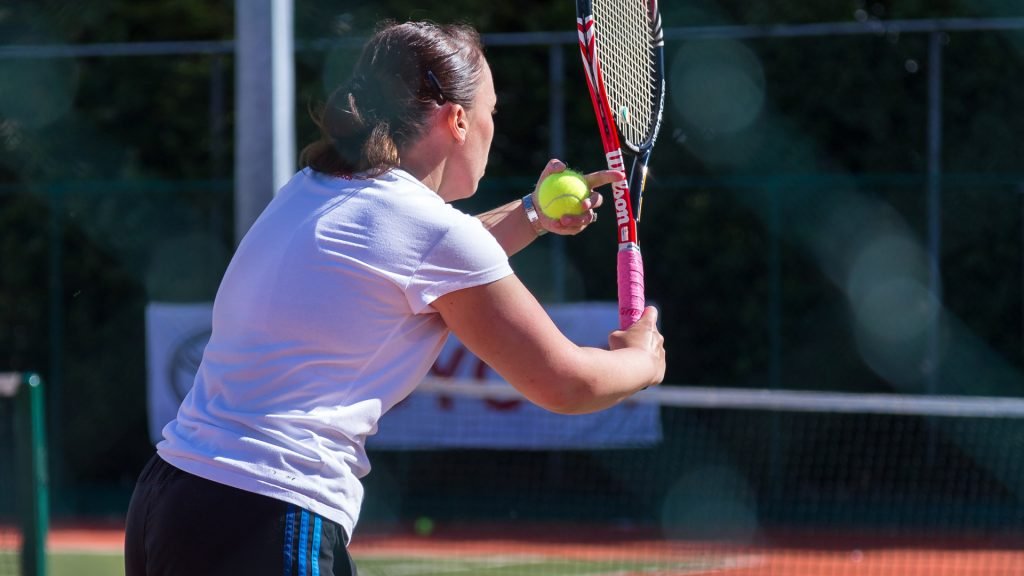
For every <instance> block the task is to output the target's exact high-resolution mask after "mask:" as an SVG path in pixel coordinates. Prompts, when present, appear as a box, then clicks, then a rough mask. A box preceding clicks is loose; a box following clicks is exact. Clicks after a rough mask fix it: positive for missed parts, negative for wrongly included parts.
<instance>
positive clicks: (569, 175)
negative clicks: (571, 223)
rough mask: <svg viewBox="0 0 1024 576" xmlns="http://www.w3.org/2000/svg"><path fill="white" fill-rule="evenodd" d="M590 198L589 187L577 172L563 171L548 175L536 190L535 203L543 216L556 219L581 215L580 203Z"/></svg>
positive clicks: (581, 207)
mask: <svg viewBox="0 0 1024 576" xmlns="http://www.w3.org/2000/svg"><path fill="white" fill-rule="evenodd" d="M588 196H590V186H588V185H587V181H586V179H585V178H583V175H582V174H580V173H579V172H574V171H572V170H563V171H561V172H555V173H554V174H549V175H548V177H547V178H545V179H544V180H543V181H542V182H541V183H540V188H539V189H538V190H537V203H538V204H539V208H540V209H541V211H542V212H544V215H545V216H547V217H548V218H553V219H558V218H561V217H562V216H563V215H565V214H583V206H582V205H581V202H583V201H584V200H586V199H587V197H588Z"/></svg>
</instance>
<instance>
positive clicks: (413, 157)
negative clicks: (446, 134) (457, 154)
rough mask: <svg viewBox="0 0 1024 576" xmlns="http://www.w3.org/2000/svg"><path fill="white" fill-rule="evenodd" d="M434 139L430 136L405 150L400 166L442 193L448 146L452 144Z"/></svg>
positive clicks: (425, 184)
mask: <svg viewBox="0 0 1024 576" xmlns="http://www.w3.org/2000/svg"><path fill="white" fill-rule="evenodd" d="M434 140H435V139H434V138H431V137H429V136H428V137H426V138H423V139H421V140H420V141H419V142H417V143H416V144H414V145H412V146H410V147H409V149H408V150H403V151H402V153H401V159H402V160H401V164H399V167H400V168H402V170H405V171H406V172H408V173H409V174H412V175H413V176H414V177H415V178H416V179H417V180H419V181H420V182H422V183H423V185H424V186H426V187H427V188H430V189H431V190H433V191H434V192H438V193H439V194H440V192H439V191H440V189H441V181H442V180H443V179H444V172H445V167H446V165H447V159H448V152H447V148H448V146H449V145H450V144H449V143H447V142H435V141H434Z"/></svg>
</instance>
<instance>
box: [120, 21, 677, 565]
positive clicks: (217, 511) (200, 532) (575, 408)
mask: <svg viewBox="0 0 1024 576" xmlns="http://www.w3.org/2000/svg"><path fill="white" fill-rule="evenodd" d="M495 104H496V102H495V91H494V85H493V81H492V77H491V72H490V69H489V67H488V65H487V62H486V60H485V58H484V55H483V50H482V48H481V45H480V40H479V36H478V35H477V33H476V32H475V31H474V30H472V29H471V28H468V27H462V26H441V25H436V24H431V23H423V22H416V23H403V24H394V23H391V24H386V25H383V26H382V27H380V28H379V29H378V31H377V32H376V33H375V35H374V36H373V37H372V38H371V39H370V40H369V41H368V42H367V44H366V46H365V47H364V51H363V53H362V56H361V57H360V59H359V61H358V62H357V64H356V67H355V70H354V74H353V77H352V79H351V80H350V81H349V82H348V83H347V85H346V86H344V87H343V88H341V89H339V90H338V91H337V92H336V93H334V94H333V95H332V96H331V97H330V98H329V100H328V103H327V105H326V107H325V110H324V111H323V113H322V114H321V115H320V116H319V118H318V122H319V125H320V128H321V130H322V134H323V137H322V139H321V140H320V141H318V142H316V143H314V144H312V145H310V146H309V147H307V148H306V149H305V150H304V151H303V155H302V160H303V164H304V165H305V167H304V168H303V169H302V170H301V171H300V172H298V173H297V174H296V175H295V176H294V177H293V178H292V179H291V181H290V182H289V183H288V184H286V185H285V186H284V187H283V188H282V189H281V190H280V191H279V193H278V194H277V196H276V197H275V198H274V199H273V200H272V201H271V202H270V204H269V205H268V206H267V208H266V210H265V211H264V213H263V214H262V215H261V216H260V217H259V219H258V220H257V221H256V223H255V224H254V225H253V227H252V228H251V230H250V231H249V232H248V234H247V235H246V236H245V238H244V239H243V240H242V242H241V244H240V245H239V247H238V250H237V252H236V253H235V255H234V258H233V259H232V261H231V263H230V265H229V266H228V269H227V272H226V273H225V275H224V278H223V281H222V282H221V285H220V289H219V291H218V293H217V297H216V300H215V302H214V306H213V333H212V336H211V338H210V342H209V344H208V345H207V347H206V350H205V354H204V356H203V360H202V363H201V365H200V367H199V370H198V374H197V375H196V380H195V384H194V387H193V388H192V390H191V392H190V393H189V394H188V396H187V397H186V398H185V400H184V402H183V403H182V405H181V408H180V409H179V411H178V415H177V418H176V419H175V420H173V421H171V422H170V423H169V424H168V425H167V426H166V427H165V428H164V430H163V436H164V439H163V440H162V441H161V442H160V443H159V444H158V445H157V454H156V455H154V457H153V458H152V459H151V461H150V462H149V463H148V464H147V466H146V468H145V469H144V470H143V472H142V474H141V476H140V478H139V480H138V483H137V485H136V488H135V492H134V495H133V497H132V501H131V505H130V509H129V512H128V520H127V537H126V542H125V548H126V550H125V564H126V573H127V576H142V575H148V576H156V575H172V574H173V575H179V576H196V575H209V574H246V575H249V576H252V575H262V574H266V575H273V576H280V575H282V574H285V575H308V574H346V575H347V574H355V573H356V568H355V565H354V564H353V562H352V560H351V558H350V557H349V555H348V552H347V544H348V541H349V539H350V537H351V536H352V533H353V530H354V528H355V526H356V522H357V519H358V517H359V509H360V504H361V501H362V498H363V487H362V484H361V483H360V478H361V477H363V476H364V475H366V474H367V473H368V472H369V470H370V464H369V462H368V461H367V456H366V452H365V450H364V444H365V441H366V438H367V436H369V435H371V434H373V433H374V432H375V431H376V430H377V424H378V420H380V418H381V416H382V415H383V414H384V413H386V412H387V411H388V409H390V408H391V407H392V406H394V405H395V404H396V403H398V402H399V401H401V400H402V399H403V398H405V397H406V396H407V395H408V394H409V393H411V392H412V391H413V389H414V388H415V387H416V385H417V384H418V383H419V382H420V381H421V380H422V379H423V377H424V376H425V375H426V374H427V372H428V370H429V368H430V366H431V364H432V363H433V362H434V360H435V359H436V358H437V356H438V354H439V352H440V350H441V347H442V344H443V343H444V340H445V338H446V336H447V335H448V333H449V331H451V332H453V333H454V334H455V335H456V336H458V338H459V340H460V341H461V342H462V343H464V344H465V345H466V346H467V347H468V348H469V349H470V350H471V351H472V352H473V353H474V354H476V355H477V356H479V357H480V358H481V359H482V360H484V361H485V362H487V364H489V365H490V366H491V367H492V368H494V369H495V370H496V371H497V372H498V373H499V374H501V376H503V377H504V378H505V379H506V380H507V381H508V382H509V383H511V384H512V385H513V386H515V387H516V388H517V389H518V390H519V391H520V392H522V394H523V395H524V396H525V397H526V398H527V399H529V400H530V401H532V402H534V403H536V404H537V405H539V406H541V407H543V408H546V409H548V410H552V411H555V412H559V413H583V412H592V411H596V410H601V409H603V408H606V407H609V406H612V405H614V404H616V403H617V402H619V401H621V400H622V399H624V398H626V397H628V396H629V395H631V394H633V393H634V392H636V391H638V390H641V389H643V388H645V387H647V386H650V385H654V384H657V383H659V382H660V381H661V379H662V378H663V376H664V371H665V351H664V348H663V338H662V336H661V334H660V333H659V331H658V329H657V327H656V325H655V322H656V311H655V310H654V309H653V308H648V309H647V310H646V311H645V313H644V315H643V316H642V317H641V319H640V321H639V322H637V324H635V325H634V326H633V327H631V328H629V329H628V330H624V331H615V332H612V333H611V334H610V335H609V338H608V343H609V350H602V349H596V348H583V347H579V346H576V345H575V344H573V343H572V342H570V341H569V340H568V339H567V338H566V337H565V336H564V335H563V334H562V333H561V332H560V331H559V330H558V328H556V327H555V325H554V324H553V323H552V321H551V319H550V318H549V317H548V315H547V314H546V313H545V311H544V309H543V308H542V307H541V306H540V304H539V303H538V302H537V300H536V299H535V298H534V297H533V296H532V295H531V294H530V292H529V291H528V290H527V289H526V288H525V287H524V286H523V284H522V283H521V282H520V281H519V279H518V278H517V277H516V276H515V274H514V273H513V271H512V269H511V268H510V267H509V262H508V257H509V255H511V254H513V253H515V252H516V251H518V250H520V249H522V248H523V247H525V246H526V245H527V244H529V243H530V242H531V241H532V240H533V239H534V238H536V237H537V236H538V235H539V234H543V233H545V232H553V233H556V234H576V233H578V232H580V231H582V230H583V229H585V228H586V227H587V226H588V225H589V224H590V223H592V222H593V221H594V220H595V219H596V214H595V212H594V211H593V209H594V208H597V207H598V206H600V204H601V197H600V195H599V194H597V193H594V194H592V195H591V197H590V198H589V199H587V200H586V204H585V207H586V208H587V211H586V212H585V213H584V214H582V215H579V216H566V217H563V218H561V219H560V220H558V221H555V220H551V219H548V218H546V217H544V216H543V215H540V214H537V213H536V211H534V210H533V209H532V207H531V205H530V199H531V198H530V196H527V197H526V198H525V199H524V200H525V201H520V200H517V201H515V202H512V203H509V204H506V205H504V206H501V207H499V208H496V209H494V210H491V211H489V212H486V213H484V214H480V215H478V216H476V217H474V216H470V215H467V214H464V213H462V212H460V211H459V210H457V209H456V208H454V207H452V206H451V205H450V203H451V202H452V201H454V200H458V199H461V198H466V197H469V196H472V195H473V194H474V192H475V191H476V188H477V184H478V182H479V181H480V179H481V177H482V176H483V174H484V168H485V167H486V164H487V157H488V151H489V149H490V145H491V138H492V136H493V133H494V122H493V118H492V114H493V113H494V110H495ZM562 169H564V166H563V165H562V164H561V163H560V162H558V161H552V162H550V163H549V164H548V165H547V167H546V168H545V169H544V171H543V175H546V174H548V173H550V172H553V171H558V170H562ZM622 176H623V175H622V174H621V173H618V172H612V171H601V172H595V173H592V174H589V175H588V176H587V178H588V181H589V183H590V184H591V185H592V187H595V188H596V187H600V186H602V185H605V184H608V183H610V182H611V181H613V180H615V179H618V178H622ZM386 424H387V423H386V421H385V423H384V425H386Z"/></svg>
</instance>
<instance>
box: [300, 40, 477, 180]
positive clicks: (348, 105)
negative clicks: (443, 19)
mask: <svg viewBox="0 0 1024 576" xmlns="http://www.w3.org/2000/svg"><path fill="white" fill-rule="evenodd" d="M484 65H485V64H484V59H483V48H482V46H481V44H480V35H479V34H478V33H477V32H476V30H474V29H473V28H471V27H469V26H464V25H457V24H456V25H439V24H434V23H431V22H406V23H401V24H397V23H394V22H385V23H384V24H382V25H381V26H380V27H379V28H378V29H377V32H376V33H375V34H374V35H373V37H372V38H370V40H368V41H367V43H366V45H365V46H364V47H363V52H362V55H361V56H360V57H359V60H358V61H357V62H356V65H355V68H354V70H353V71H352V77H351V78H350V79H349V80H348V82H346V83H345V84H343V85H342V86H340V87H339V88H337V89H336V90H335V91H334V92H333V93H332V94H331V95H330V97H329V98H328V99H327V102H326V104H324V106H323V108H322V110H320V111H319V112H318V113H315V114H314V115H313V120H314V121H315V122H316V124H317V126H319V128H320V136H321V137H320V139H319V140H318V141H316V142H314V143H312V144H310V145H309V146H307V147H306V148H305V149H304V150H303V151H302V154H301V156H300V157H299V162H300V164H301V165H302V166H309V167H311V168H312V169H314V170H316V171H317V172H323V173H326V174H331V175H334V176H352V175H353V174H355V173H358V172H367V173H369V175H371V176H375V175H379V174H381V173H383V172H386V171H387V170H390V169H391V168H394V167H396V166H398V163H399V157H398V153H399V150H400V149H402V148H403V147H404V146H405V145H406V144H409V143H411V142H414V141H415V140H416V139H417V138H419V137H420V136H422V135H423V134H425V133H426V131H427V128H428V121H429V117H430V114H431V113H432V112H433V111H434V110H435V109H436V108H437V107H438V106H441V105H444V104H445V103H446V102H453V103H455V104H461V105H462V106H464V107H465V108H467V109H468V108H470V107H471V104H472V102H473V98H474V96H475V95H476V91H477V87H478V84H479V80H480V75H481V73H482V72H483V67H484Z"/></svg>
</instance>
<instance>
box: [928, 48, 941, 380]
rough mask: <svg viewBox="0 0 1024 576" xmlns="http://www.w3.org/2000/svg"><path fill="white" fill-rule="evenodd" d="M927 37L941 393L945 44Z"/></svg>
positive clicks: (932, 259) (933, 358) (931, 268)
mask: <svg viewBox="0 0 1024 576" xmlns="http://www.w3.org/2000/svg"><path fill="white" fill-rule="evenodd" d="M943 35H944V33H943V32H931V33H929V34H928V283H929V292H930V294H931V298H932V302H931V303H930V304H931V306H932V307H933V308H934V309H933V314H932V317H931V319H930V321H929V323H928V342H927V346H928V348H927V354H928V361H927V366H928V373H927V383H928V384H927V386H928V393H929V394H935V393H937V392H938V391H939V383H940V378H941V366H940V364H941V354H942V351H941V346H940V339H941V334H940V328H941V313H940V312H941V305H942V261H941V259H942V40H943Z"/></svg>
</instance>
